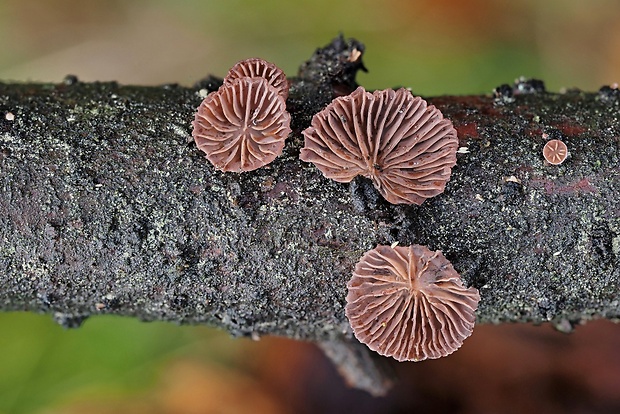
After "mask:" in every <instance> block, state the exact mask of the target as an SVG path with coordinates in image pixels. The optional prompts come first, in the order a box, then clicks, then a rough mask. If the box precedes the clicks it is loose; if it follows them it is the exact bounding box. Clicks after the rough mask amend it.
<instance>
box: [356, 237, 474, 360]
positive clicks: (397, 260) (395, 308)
mask: <svg viewBox="0 0 620 414" xmlns="http://www.w3.org/2000/svg"><path fill="white" fill-rule="evenodd" d="M347 287H348V289H349V292H348V295H347V305H346V308H345V313H346V316H347V318H348V319H349V322H350V324H351V327H352V328H353V333H354V334H355V336H356V338H357V339H358V340H359V341H360V342H362V343H364V344H366V345H367V346H368V347H369V348H370V349H372V350H373V351H376V352H378V353H379V354H381V355H385V356H390V357H393V358H395V359H397V360H398V361H421V360H424V359H433V358H440V357H442V356H446V355H449V354H451V353H452V352H454V351H456V350H457V349H458V348H459V347H460V346H461V345H462V343H463V341H464V340H465V339H466V338H467V337H468V336H470V335H471V333H472V330H473V328H474V323H475V319H476V316H475V314H474V312H475V310H476V308H477V306H478V302H479V300H480V295H479V293H478V290H477V289H475V288H473V287H470V288H466V287H464V286H463V283H462V282H461V278H460V276H459V274H458V273H457V272H456V271H455V270H454V268H453V267H452V265H451V264H450V262H449V261H448V260H447V259H446V258H445V257H444V256H443V255H442V254H441V252H440V251H436V252H432V251H431V250H429V249H428V248H426V247H424V246H420V245H413V246H409V247H404V246H394V247H393V246H383V245H379V246H377V247H376V248H375V249H373V250H370V251H368V252H366V253H365V254H364V255H363V256H362V258H361V259H360V261H359V262H358V263H357V265H356V266H355V270H354V272H353V277H352V278H351V280H349V282H348V284H347Z"/></svg>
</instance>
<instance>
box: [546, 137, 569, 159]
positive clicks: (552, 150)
mask: <svg viewBox="0 0 620 414" xmlns="http://www.w3.org/2000/svg"><path fill="white" fill-rule="evenodd" d="M567 156H568V148H567V147H566V144H565V143H563V142H562V141H560V140H559V139H552V140H551V141H548V142H547V143H546V144H545V146H544V147H543V157H545V160H546V161H547V162H548V163H549V164H551V165H560V164H562V163H563V162H564V160H565V159H566V157H567Z"/></svg>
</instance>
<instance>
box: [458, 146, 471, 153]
mask: <svg viewBox="0 0 620 414" xmlns="http://www.w3.org/2000/svg"><path fill="white" fill-rule="evenodd" d="M456 152H457V154H469V147H459V149H458V150H457V151H456Z"/></svg>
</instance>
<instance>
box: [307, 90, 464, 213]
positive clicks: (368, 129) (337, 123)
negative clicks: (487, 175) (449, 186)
mask: <svg viewBox="0 0 620 414" xmlns="http://www.w3.org/2000/svg"><path fill="white" fill-rule="evenodd" d="M303 135H304V137H305V145H304V148H303V149H302V150H301V154H300V158H301V159H302V160H303V161H307V162H312V163H313V164H314V165H316V167H317V168H318V169H319V170H320V171H321V172H322V173H323V175H325V176H326V177H328V178H331V179H333V180H335V181H339V182H349V181H351V180H352V179H353V178H354V177H356V176H358V175H362V176H364V177H367V178H369V179H370V180H372V182H373V184H374V186H375V188H377V190H378V191H379V192H380V193H381V195H382V196H383V197H384V198H385V199H386V200H387V201H389V202H390V203H393V204H418V205H419V204H422V203H423V202H424V201H425V200H426V199H427V198H429V197H433V196H436V195H438V194H440V193H442V192H443V191H444V188H445V186H446V183H447V182H448V180H449V179H450V174H451V171H452V167H453V166H454V165H455V164H456V151H457V148H458V139H457V134H456V130H455V128H454V127H453V125H452V122H450V120H448V119H446V118H444V117H443V115H442V113H441V112H440V111H439V110H438V109H437V108H435V107H434V106H433V105H428V104H427V103H426V101H425V100H424V99H422V98H420V97H419V96H414V95H413V94H412V93H411V92H410V91H409V90H407V89H398V90H396V91H395V90H392V89H386V90H380V91H375V92H373V93H370V92H366V91H365V90H364V88H362V87H359V88H357V89H356V90H355V91H354V92H353V93H351V94H350V95H348V96H342V97H338V98H336V99H334V100H333V101H332V102H331V103H330V104H329V105H328V106H327V107H326V108H325V109H323V110H322V111H321V112H319V113H318V114H316V115H315V116H314V117H313V118H312V123H311V126H310V127H308V128H307V129H306V130H304V131H303Z"/></svg>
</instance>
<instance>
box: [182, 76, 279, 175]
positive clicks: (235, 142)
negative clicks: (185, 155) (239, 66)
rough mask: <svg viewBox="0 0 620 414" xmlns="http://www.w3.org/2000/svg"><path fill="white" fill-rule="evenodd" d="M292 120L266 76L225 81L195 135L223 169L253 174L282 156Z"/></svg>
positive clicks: (205, 106) (199, 116)
mask: <svg viewBox="0 0 620 414" xmlns="http://www.w3.org/2000/svg"><path fill="white" fill-rule="evenodd" d="M290 121H291V116H290V114H289V113H288V112H287V111H286V102H285V100H284V98H283V97H282V96H281V95H280V93H279V91H278V90H277V89H276V88H275V87H273V86H272V85H270V84H269V81H268V80H266V79H265V78H261V77H254V78H250V77H243V78H237V79H234V80H232V81H231V82H228V83H225V84H224V85H222V87H221V88H220V89H219V90H218V91H217V92H213V93H210V94H209V95H207V97H206V98H205V99H204V100H203V101H202V103H201V104H200V106H199V107H198V111H197V112H196V115H195V118H194V122H193V123H192V124H193V127H194V129H193V131H192V136H193V137H194V140H195V141H196V145H197V147H198V148H199V149H200V150H202V151H203V152H205V153H206V154H207V159H208V160H209V161H210V162H211V163H212V164H213V165H214V166H215V168H216V169H218V170H222V171H234V172H244V171H252V170H255V169H257V168H259V167H262V166H264V165H266V164H268V163H270V162H271V161H273V160H274V159H275V158H276V157H277V156H278V155H280V154H281V153H282V149H283V148H284V140H285V139H286V138H287V137H288V135H289V134H290V133H291V128H290Z"/></svg>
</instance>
